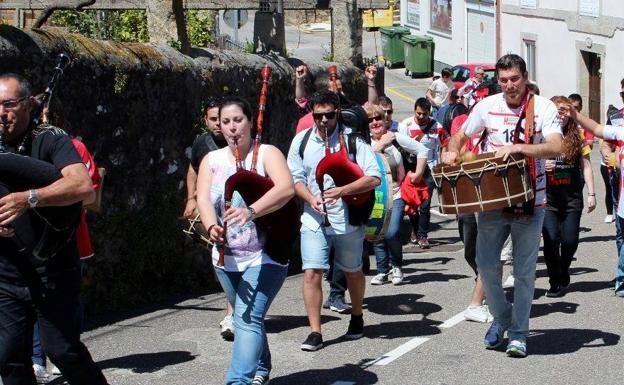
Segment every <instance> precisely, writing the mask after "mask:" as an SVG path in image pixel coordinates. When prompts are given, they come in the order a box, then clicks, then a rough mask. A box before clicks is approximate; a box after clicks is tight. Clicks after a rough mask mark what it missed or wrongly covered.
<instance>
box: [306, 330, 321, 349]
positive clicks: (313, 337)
mask: <svg viewBox="0 0 624 385" xmlns="http://www.w3.org/2000/svg"><path fill="white" fill-rule="evenodd" d="M322 347H323V336H322V335H321V333H317V332H312V333H310V334H309V335H308V338H306V340H305V341H303V343H302V344H301V350H303V351H306V352H314V351H317V350H319V349H320V348H322Z"/></svg>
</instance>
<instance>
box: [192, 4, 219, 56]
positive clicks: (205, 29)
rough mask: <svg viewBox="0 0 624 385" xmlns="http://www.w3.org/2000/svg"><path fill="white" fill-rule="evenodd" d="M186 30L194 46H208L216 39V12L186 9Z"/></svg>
mask: <svg viewBox="0 0 624 385" xmlns="http://www.w3.org/2000/svg"><path fill="white" fill-rule="evenodd" d="M185 18H186V31H187V33H188V37H189V42H190V44H191V46H192V47H207V46H208V45H209V44H214V41H215V12H214V11H202V10H187V11H185Z"/></svg>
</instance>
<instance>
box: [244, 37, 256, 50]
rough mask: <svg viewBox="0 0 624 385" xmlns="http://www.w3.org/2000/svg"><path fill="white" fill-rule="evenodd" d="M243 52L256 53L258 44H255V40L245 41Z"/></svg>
mask: <svg viewBox="0 0 624 385" xmlns="http://www.w3.org/2000/svg"><path fill="white" fill-rule="evenodd" d="M243 52H245V53H256V45H255V44H254V42H253V41H250V40H247V41H245V45H244V46H243Z"/></svg>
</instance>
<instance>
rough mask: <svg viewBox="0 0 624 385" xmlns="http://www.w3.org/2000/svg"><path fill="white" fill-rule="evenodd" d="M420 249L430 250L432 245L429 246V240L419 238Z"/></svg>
mask: <svg viewBox="0 0 624 385" xmlns="http://www.w3.org/2000/svg"><path fill="white" fill-rule="evenodd" d="M418 247H420V248H421V249H428V248H429V247H431V245H429V240H428V239H427V238H418Z"/></svg>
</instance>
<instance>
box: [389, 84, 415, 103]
mask: <svg viewBox="0 0 624 385" xmlns="http://www.w3.org/2000/svg"><path fill="white" fill-rule="evenodd" d="M386 91H387V92H390V93H391V94H394V95H396V96H398V97H400V98H403V99H405V100H407V101H409V102H410V103H414V102H415V101H416V99H414V98H412V97H411V96H409V95H405V94H404V93H402V92H399V91H396V90H395V89H394V88H393V87H386Z"/></svg>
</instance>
